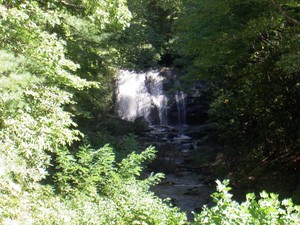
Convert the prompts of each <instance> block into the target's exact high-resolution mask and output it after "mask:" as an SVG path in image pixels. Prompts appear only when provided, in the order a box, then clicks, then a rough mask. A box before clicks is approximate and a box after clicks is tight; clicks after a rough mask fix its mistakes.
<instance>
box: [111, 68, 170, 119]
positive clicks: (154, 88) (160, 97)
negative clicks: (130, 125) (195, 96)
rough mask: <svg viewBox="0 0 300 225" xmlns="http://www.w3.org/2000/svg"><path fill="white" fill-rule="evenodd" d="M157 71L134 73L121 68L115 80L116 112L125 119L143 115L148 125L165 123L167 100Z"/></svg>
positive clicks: (161, 79) (162, 78) (161, 78)
mask: <svg viewBox="0 0 300 225" xmlns="http://www.w3.org/2000/svg"><path fill="white" fill-rule="evenodd" d="M163 80H164V77H162V76H161V75H160V74H159V72H158V71H155V70H151V71H149V72H145V73H136V72H131V71H128V70H121V71H120V75H119V79H118V82H117V91H116V98H117V102H116V113H117V115H118V116H119V117H120V118H122V119H125V120H129V121H134V120H135V119H136V118H137V117H141V116H142V117H144V118H145V119H146V120H147V122H148V123H149V124H150V125H154V124H160V125H167V102H168V99H167V97H166V96H165V95H164V93H163Z"/></svg>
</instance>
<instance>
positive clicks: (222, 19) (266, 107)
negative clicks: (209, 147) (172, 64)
mask: <svg viewBox="0 0 300 225" xmlns="http://www.w3.org/2000/svg"><path fill="white" fill-rule="evenodd" d="M183 2H184V4H183V5H184V8H183V13H182V14H181V16H180V18H179V19H178V20H177V22H176V25H175V30H176V32H177V35H178V39H177V42H176V44H177V46H178V48H179V51H180V53H181V54H182V55H183V60H182V61H183V64H184V65H186V68H187V70H188V74H190V76H189V77H187V79H188V80H197V79H201V78H208V79H209V80H210V81H211V85H212V87H213V89H214V95H215V98H214V100H213V102H212V104H211V109H210V114H211V118H213V119H215V120H216V121H218V124H219V128H220V130H221V135H222V138H223V140H224V142H225V143H226V144H228V145H229V146H230V148H231V149H234V148H236V147H237V146H238V147H237V148H236V149H238V151H239V149H242V147H241V146H244V147H245V148H246V149H248V150H249V151H252V150H253V149H255V151H256V152H259V153H261V154H264V155H265V156H270V155H274V154H281V153H282V151H288V152H290V153H292V154H294V153H295V151H298V150H299V142H297V139H299V126H300V123H299V116H298V112H299V104H297V102H299V99H300V96H299V93H300V92H299V64H298V62H299V56H297V54H296V52H298V51H299V46H300V45H299V40H297V38H296V36H297V34H299V31H300V30H299V28H300V27H299V23H298V21H299V18H300V17H299V16H300V15H299V9H300V8H299V4H298V3H296V1H286V0H284V1H271V0H270V1H258V0H251V1H243V0H230V1H229V0H228V1H220V0H214V1H193V0H186V1H183ZM245 148H244V149H245Z"/></svg>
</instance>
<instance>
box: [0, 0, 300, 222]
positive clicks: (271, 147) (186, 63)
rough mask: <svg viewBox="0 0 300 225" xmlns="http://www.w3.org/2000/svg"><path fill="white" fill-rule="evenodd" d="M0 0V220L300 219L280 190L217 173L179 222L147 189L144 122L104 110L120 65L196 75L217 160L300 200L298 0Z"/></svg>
mask: <svg viewBox="0 0 300 225" xmlns="http://www.w3.org/2000/svg"><path fill="white" fill-rule="evenodd" d="M0 3H1V4H0V32H1V35H0V141H1V145H0V183H1V186H0V221H1V222H0V223H1V224H5V225H8V224H26V225H27V224H118V225H121V224H124V225H125V224H126V225H127V224H149V225H155V224H167V225H168V224H170V225H171V224H299V223H300V207H299V206H297V205H294V203H293V202H292V200H291V199H284V200H282V199H281V198H280V197H279V196H278V195H277V194H269V193H268V192H265V191H262V190H259V191H262V192H261V193H260V194H259V195H257V197H256V196H255V194H253V193H249V194H247V197H246V200H245V201H244V202H241V203H238V202H237V201H235V200H233V198H232V195H231V194H230V193H229V190H230V187H229V186H230V184H229V181H228V180H224V181H223V182H220V181H217V192H216V193H214V194H213V195H212V198H213V200H214V201H215V204H214V205H213V206H211V207H204V208H203V209H202V211H201V212H200V213H198V214H195V220H194V221H187V218H186V215H185V214H184V213H183V212H180V210H179V209H178V208H176V207H173V206H172V204H171V202H170V201H168V200H162V199H160V198H158V197H157V196H156V195H155V194H154V193H153V192H151V191H150V190H149V189H150V187H151V186H153V185H156V184H157V183H159V182H160V180H161V179H162V178H163V176H164V175H163V174H161V173H157V174H155V173H152V174H151V175H149V176H147V177H145V174H143V169H144V168H145V167H146V165H147V163H149V162H150V161H151V160H153V159H154V158H155V155H156V151H157V150H156V149H155V148H154V147H152V146H150V147H148V148H147V149H146V150H144V151H140V146H139V143H138V141H137V139H136V137H135V135H134V134H138V133H139V131H140V130H141V129H142V128H141V127H140V126H139V124H136V123H131V122H128V121H122V120H120V119H118V118H115V116H114V114H113V110H114V109H113V106H114V88H115V86H114V83H115V79H116V77H117V75H118V71H119V70H120V69H121V68H127V69H135V70H142V69H145V68H150V67H152V68H153V67H156V68H159V67H162V66H168V67H174V68H177V69H178V70H180V71H182V72H181V73H182V76H181V77H180V79H181V81H182V82H184V83H185V84H186V85H187V86H188V85H189V84H191V83H193V82H195V81H198V80H205V82H206V84H207V94H208V97H207V98H208V99H209V112H208V114H209V120H210V121H213V122H214V123H216V124H217V129H218V143H219V145H220V146H221V149H222V153H223V154H224V155H225V157H224V161H226V163H225V164H224V168H223V169H224V170H225V171H228V174H231V175H232V174H234V175H233V176H234V179H235V180H238V181H240V182H241V183H243V184H245V183H247V182H250V183H251V182H253V179H248V178H249V177H251V178H255V179H257V180H258V181H257V182H258V183H259V187H262V188H266V187H267V186H263V185H262V184H263V183H265V184H266V183H268V182H272V183H274V186H273V188H271V187H269V188H270V189H269V190H270V191H272V192H276V193H277V192H279V191H280V190H278V191H277V190H276V188H279V189H280V188H283V187H285V191H286V193H287V197H293V200H294V201H296V202H297V201H298V202H299V199H300V197H299V196H300V189H299V187H300V183H299V181H300V172H299V170H300V155H299V146H300V121H299V120H300V113H299V112H300V108H299V106H300V104H299V102H300V76H299V74H300V39H299V36H300V3H299V2H298V1H297V0H201V1H200V0H139V1H137V0H127V1H126V0H49V1H44V0H0ZM228 174H223V177H222V178H230V176H227V175H228ZM247 184H248V183H247ZM251 184H253V183H251ZM280 184H281V185H280ZM249 185H250V184H249ZM269 190H268V191H269Z"/></svg>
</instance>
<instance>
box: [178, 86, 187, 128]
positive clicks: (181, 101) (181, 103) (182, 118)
mask: <svg viewBox="0 0 300 225" xmlns="http://www.w3.org/2000/svg"><path fill="white" fill-rule="evenodd" d="M175 100H176V106H177V111H178V124H180V125H185V124H186V106H185V93H184V92H183V91H176V93H175Z"/></svg>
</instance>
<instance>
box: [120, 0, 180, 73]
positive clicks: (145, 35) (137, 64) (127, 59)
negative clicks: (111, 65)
mask: <svg viewBox="0 0 300 225" xmlns="http://www.w3.org/2000/svg"><path fill="white" fill-rule="evenodd" d="M179 5H180V1H177V0H176V1H171V2H170V1H166V0H151V1H148V0H143V1H137V0H128V8H129V10H130V11H131V13H132V20H131V23H130V26H129V27H128V28H127V29H125V30H124V31H123V32H122V33H121V36H120V44H121V45H120V46H119V49H120V50H119V51H120V53H121V57H122V58H121V60H122V61H121V62H122V65H123V66H125V67H127V68H135V69H136V68H137V69H143V68H145V67H146V68H147V67H153V66H157V65H158V63H167V62H164V61H166V60H165V59H164V58H165V57H166V55H170V54H171V52H172V49H171V45H170V42H172V39H173V38H172V30H171V28H172V26H173V22H174V19H175V17H176V15H177V11H178V10H179ZM168 63H170V62H168Z"/></svg>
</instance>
